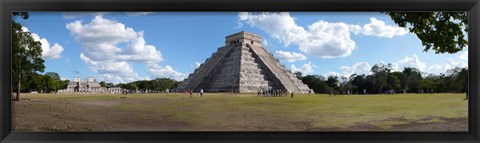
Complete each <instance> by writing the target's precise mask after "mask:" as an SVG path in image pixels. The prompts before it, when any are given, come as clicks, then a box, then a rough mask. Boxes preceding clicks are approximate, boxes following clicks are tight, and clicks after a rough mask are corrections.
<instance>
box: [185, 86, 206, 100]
mask: <svg viewBox="0 0 480 143" xmlns="http://www.w3.org/2000/svg"><path fill="white" fill-rule="evenodd" d="M187 92H188V94H189V95H190V98H192V94H193V90H192V89H188V90H187ZM197 95H198V96H200V97H203V88H200V92H198V94H197Z"/></svg>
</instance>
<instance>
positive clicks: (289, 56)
mask: <svg viewBox="0 0 480 143" xmlns="http://www.w3.org/2000/svg"><path fill="white" fill-rule="evenodd" d="M275 57H277V58H279V59H280V60H285V61H287V62H289V63H293V62H295V61H303V60H306V59H307V57H306V56H305V55H303V54H301V53H295V52H287V51H281V50H279V51H275Z"/></svg>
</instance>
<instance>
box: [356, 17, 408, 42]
mask: <svg viewBox="0 0 480 143" xmlns="http://www.w3.org/2000/svg"><path fill="white" fill-rule="evenodd" d="M350 28H351V29H350V30H351V31H352V32H353V33H354V34H356V35H359V34H361V35H366V36H377V37H386V38H393V37H394V36H401V35H405V34H407V33H408V31H407V30H406V29H405V28H401V27H398V26H390V25H386V24H385V22H383V21H381V20H378V19H376V18H375V17H372V18H370V23H368V24H365V25H363V26H360V25H351V26H350Z"/></svg>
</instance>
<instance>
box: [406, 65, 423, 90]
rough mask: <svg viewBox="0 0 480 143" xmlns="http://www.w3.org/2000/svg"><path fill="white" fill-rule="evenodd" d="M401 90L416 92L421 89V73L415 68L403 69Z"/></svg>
mask: <svg viewBox="0 0 480 143" xmlns="http://www.w3.org/2000/svg"><path fill="white" fill-rule="evenodd" d="M402 73H403V80H402V88H403V89H404V90H405V91H407V92H418V90H419V89H422V87H421V81H422V73H421V72H420V70H418V69H416V68H409V67H408V68H404V69H403V71H402Z"/></svg>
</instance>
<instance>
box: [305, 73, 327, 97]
mask: <svg viewBox="0 0 480 143" xmlns="http://www.w3.org/2000/svg"><path fill="white" fill-rule="evenodd" d="M302 82H303V83H305V84H306V85H307V86H308V87H309V88H310V89H312V90H313V92H315V93H329V92H330V91H331V90H332V89H331V88H330V87H329V86H328V85H327V84H326V83H325V81H324V78H323V77H322V76H319V75H306V76H304V77H302Z"/></svg>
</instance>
